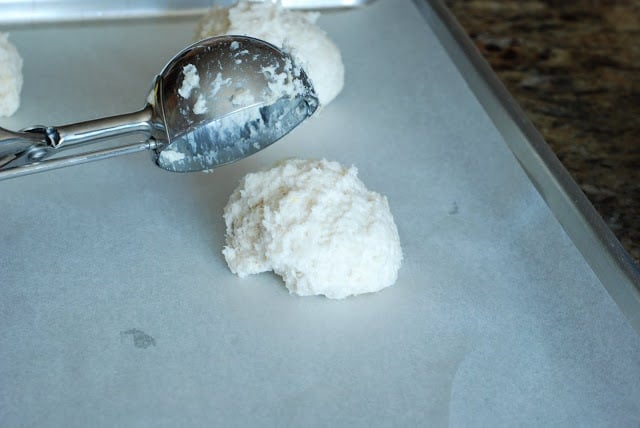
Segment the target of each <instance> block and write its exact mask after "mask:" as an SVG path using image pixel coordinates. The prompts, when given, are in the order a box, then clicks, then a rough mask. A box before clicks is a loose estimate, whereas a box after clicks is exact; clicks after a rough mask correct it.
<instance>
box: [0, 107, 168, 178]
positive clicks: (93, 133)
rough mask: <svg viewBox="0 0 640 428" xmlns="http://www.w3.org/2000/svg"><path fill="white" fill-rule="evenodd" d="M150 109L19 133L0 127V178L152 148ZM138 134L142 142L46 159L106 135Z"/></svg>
mask: <svg viewBox="0 0 640 428" xmlns="http://www.w3.org/2000/svg"><path fill="white" fill-rule="evenodd" d="M152 118H153V108H152V107H151V106H150V105H146V106H145V107H144V108H143V109H142V110H140V111H136V112H133V113H127V114H122V115H117V116H111V117H105V118H101V119H96V120H89V121H85V122H79V123H74V124H70V125H63V126H57V127H45V126H34V127H31V128H28V129H26V130H23V131H21V132H13V131H8V130H5V129H2V128H0V180H4V179H8V178H14V177H20V176H22V175H26V174H34V173H37V172H42V171H48V170H51V169H58V168H63V167H66V166H72V165H77V164H81V163H85V162H91V161H95V160H100V159H105V158H109V157H113V156H119V155H125V154H130V153H135V152H139V151H142V150H150V149H154V148H156V143H155V142H148V140H149V139H150V138H151V134H152V130H153V124H152ZM129 134H140V135H141V136H142V138H143V139H144V141H146V142H143V143H137V144H128V145H123V146H119V147H113V148H109V149H106V150H97V151H92V152H82V153H77V154H75V155H70V156H66V157H63V158H56V159H48V160H46V158H48V157H50V156H53V155H56V154H59V153H61V152H62V151H63V150H65V149H70V148H77V147H82V146H85V145H87V144H91V143H94V142H97V141H101V140H104V139H108V138H113V137H119V136H123V135H129Z"/></svg>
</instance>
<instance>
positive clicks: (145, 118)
mask: <svg viewBox="0 0 640 428" xmlns="http://www.w3.org/2000/svg"><path fill="white" fill-rule="evenodd" d="M152 116H153V108H152V107H151V105H149V104H147V105H146V106H145V107H144V108H143V109H142V110H139V111H136V112H133V113H127V114H121V115H117V116H110V117H104V118H101V119H94V120H88V121H86V122H79V123H73V124H70V125H62V126H57V127H47V128H43V131H44V132H45V134H46V135H47V137H48V140H49V141H48V144H49V145H50V146H51V147H53V148H55V149H62V148H65V147H69V146H74V147H77V146H79V145H81V144H86V143H92V142H94V141H99V140H104V139H107V138H113V137H119V136H121V135H127V134H143V135H146V137H147V138H149V137H150V136H151V128H152V126H151V118H152Z"/></svg>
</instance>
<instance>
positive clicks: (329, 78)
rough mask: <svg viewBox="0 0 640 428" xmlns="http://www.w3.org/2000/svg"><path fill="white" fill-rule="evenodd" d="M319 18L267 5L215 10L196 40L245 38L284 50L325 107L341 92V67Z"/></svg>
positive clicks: (342, 79)
mask: <svg viewBox="0 0 640 428" xmlns="http://www.w3.org/2000/svg"><path fill="white" fill-rule="evenodd" d="M318 17H319V14H318V13H303V12H296V11H291V10H288V9H283V8H282V7H280V6H279V5H278V4H274V3H272V2H269V1H266V2H261V3H250V2H240V3H238V4H236V5H235V6H232V7H230V8H222V7H219V6H214V7H213V8H212V9H211V10H210V11H209V13H208V14H207V15H206V16H205V17H204V18H203V19H202V20H201V21H200V23H199V25H198V29H197V34H196V36H197V38H199V39H204V38H206V37H213V36H222V35H227V34H233V35H244V36H250V37H255V38H257V39H261V40H265V41H266V42H269V43H271V44H272V45H275V46H277V47H278V48H280V49H283V50H284V51H286V52H288V53H289V54H291V56H293V58H294V60H295V61H296V63H297V65H299V66H301V67H302V68H303V69H304V71H305V72H306V73H307V75H308V76H309V79H310V80H311V83H312V84H313V87H314V89H315V90H316V93H317V94H318V98H319V101H320V105H321V106H325V105H327V104H329V103H330V102H331V101H332V100H333V99H334V98H335V97H336V95H338V93H340V91H341V90H342V87H343V85H344V66H343V64H342V57H341V56H340V51H339V50H338V48H337V46H336V45H335V44H334V43H333V42H332V41H331V40H330V39H329V37H328V36H327V34H326V33H325V32H324V31H323V30H322V29H321V28H320V27H318V26H317V25H315V22H316V20H317V19H318Z"/></svg>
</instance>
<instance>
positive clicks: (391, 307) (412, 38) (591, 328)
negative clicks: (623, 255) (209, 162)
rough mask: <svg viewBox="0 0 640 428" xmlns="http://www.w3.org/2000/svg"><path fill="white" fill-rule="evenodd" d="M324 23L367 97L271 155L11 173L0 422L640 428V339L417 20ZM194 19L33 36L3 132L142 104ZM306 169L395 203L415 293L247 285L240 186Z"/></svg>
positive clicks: (354, 92) (406, 6) (0, 334)
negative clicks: (230, 216) (182, 169)
mask: <svg viewBox="0 0 640 428" xmlns="http://www.w3.org/2000/svg"><path fill="white" fill-rule="evenodd" d="M320 24H321V25H322V26H323V27H324V28H325V29H326V30H327V31H328V33H329V34H330V36H331V37H332V38H333V39H334V40H335V41H336V42H337V44H338V45H339V46H340V48H341V50H342V52H343V56H344V61H345V66H346V68H347V76H346V79H347V81H346V84H345V90H344V92H343V93H342V94H341V95H340V96H339V98H338V99H336V100H335V101H334V103H332V104H331V105H330V106H328V107H327V108H326V109H325V110H323V111H322V112H321V114H320V115H319V116H318V117H316V118H315V119H313V120H310V121H308V122H307V123H305V124H304V125H303V126H302V127H300V128H299V129H297V130H296V131H295V132H294V133H292V134H290V135H289V136H287V137H286V138H285V139H283V140H282V141H280V142H278V143H277V144H275V145H273V146H271V147H270V148H268V149H267V150H265V151H264V152H261V153H259V154H258V155H255V156H252V157H250V158H248V159H246V160H243V161H241V162H239V163H237V164H235V165H232V166H227V167H223V168H220V169H217V170H216V171H215V172H214V173H212V174H187V175H176V174H172V173H168V172H165V171H162V170H160V169H158V168H155V167H154V166H153V165H152V164H151V162H150V160H149V157H148V156H147V155H145V154H140V155H135V156H131V157H128V158H119V159H112V160H108V161H103V162H100V163H94V164H88V165H82V166H77V167H74V168H68V169H63V170H58V171H53V172H51V173H46V174H40V175H34V176H29V177H24V178H19V179H16V180H11V181H5V182H2V183H0V188H1V193H0V194H1V195H2V196H1V197H2V206H1V208H0V212H1V216H0V222H1V224H2V227H1V228H0V230H1V232H0V233H1V235H0V238H1V242H2V244H1V245H0V269H1V273H2V279H1V281H2V285H1V286H0V325H1V326H2V327H3V328H2V329H1V330H0V377H1V378H2V379H3V381H2V383H0V421H1V422H2V425H6V426H13V425H27V426H29V425H38V426H86V425H91V426H177V425H193V426H210V425H214V424H218V425H232V426H233V425H239V426H241V425H244V426H249V425H285V426H286V425H291V426H304V425H320V426H321V425H356V426H358V425H363V426H364V425H396V426H399V425H415V424H424V423H426V422H427V421H428V422H429V425H436V426H437V425H447V424H449V425H453V426H459V425H471V424H473V425H483V424H485V425H487V424H496V423H498V424H509V425H537V426H539V425H547V424H555V425H637V424H638V421H640V358H639V357H638V355H640V338H639V337H638V336H637V335H636V334H635V332H634V331H633V329H632V328H631V327H630V325H629V324H628V323H627V322H626V320H625V318H624V316H623V315H622V313H621V312H620V310H619V309H618V307H617V306H616V305H615V304H614V302H613V301H612V299H611V298H610V297H609V295H608V294H607V292H606V291H605V288H604V287H603V285H602V284H601V282H600V281H599V279H598V278H597V277H596V275H595V274H594V273H593V272H592V271H591V269H590V268H589V266H588V264H587V263H586V262H585V260H584V258H583V257H582V255H581V254H580V252H579V251H578V250H577V249H576V248H575V246H574V244H573V243H572V242H571V240H570V239H569V238H568V237H567V235H566V234H565V232H564V231H563V229H562V227H561V226H560V225H559V224H558V222H557V221H556V220H555V218H554V216H553V215H552V213H551V212H550V210H549V208H548V207H547V205H546V204H545V203H544V201H543V199H542V198H541V196H540V194H539V193H538V192H537V191H536V189H535V187H534V186H533V184H532V183H531V181H530V180H529V178H528V177H527V175H526V174H525V173H524V172H523V170H522V168H521V167H520V165H519V164H518V162H517V161H516V159H515V158H514V156H513V154H512V153H511V151H510V150H509V149H508V147H507V145H506V144H505V141H504V139H503V137H502V136H501V134H500V133H499V132H498V130H497V129H496V128H495V126H494V124H493V123H492V121H491V120H490V118H489V117H488V116H487V114H486V113H485V110H484V109H483V108H482V106H481V104H480V103H479V102H478V100H477V99H476V98H475V96H474V95H473V93H472V92H471V91H470V89H469V88H468V87H467V85H466V83H465V81H464V79H463V77H462V76H461V75H460V74H459V73H458V71H457V69H456V67H455V65H454V64H453V62H452V60H451V58H450V57H449V56H448V54H447V52H446V50H445V49H444V48H443V46H442V45H441V44H440V42H439V41H438V39H437V37H435V35H434V33H433V32H432V30H431V29H430V28H429V26H427V25H426V24H425V21H424V20H423V18H422V16H421V15H420V13H419V12H418V10H417V9H416V8H415V6H414V5H413V4H412V3H411V2H409V1H391V0H380V1H378V2H375V3H374V4H372V5H371V6H368V7H366V8H364V9H360V10H353V11H346V12H340V13H335V14H328V15H326V16H323V17H322V18H321V21H320ZM193 28H194V21H193V20H174V21H166V20H165V21H157V22H135V23H134V24H133V25H132V23H111V24H99V25H98V26H92V27H90V28H89V27H85V26H82V25H73V26H55V27H45V28H40V29H35V28H30V29H26V28H23V29H16V30H15V31H13V32H12V36H11V37H12V38H11V39H12V41H13V42H14V43H15V44H16V45H17V46H18V48H19V49H20V51H21V52H22V54H23V56H24V59H25V66H24V72H25V82H26V83H25V88H24V92H23V94H24V97H23V103H22V107H21V109H20V110H19V112H18V114H16V115H15V116H14V117H12V118H9V119H2V120H0V126H3V127H7V128H20V127H23V126H26V125H29V124H32V123H45V124H49V123H52V124H59V123H65V122H69V121H77V120H84V119H90V118H93V117H95V116H101V115H109V114H116V113H121V112H125V111H130V110H135V109H137V108H139V107H140V106H141V105H142V103H143V101H144V99H145V97H146V90H147V88H148V87H149V85H150V83H151V80H152V78H153V76H154V74H155V73H156V72H157V71H159V70H160V69H161V67H162V65H163V64H164V62H166V61H167V60H168V59H169V57H170V56H171V55H172V54H173V53H174V52H176V51H178V50H179V49H180V48H181V47H182V46H184V45H186V44H188V43H189V42H190V40H191V37H192V34H193ZM150 34H153V35H154V37H153V38H150V37H149V35H150ZM290 156H298V157H327V158H329V159H332V160H338V161H340V162H342V163H344V164H355V165H356V166H357V167H358V168H359V170H360V176H361V178H362V179H363V181H364V182H365V183H366V184H367V185H368V187H370V188H371V189H373V190H376V191H378V192H381V193H383V194H385V195H387V196H388V198H389V203H390V206H391V209H392V212H393V213H394V216H395V219H396V223H397V225H398V229H399V233H400V237H401V241H402V245H403V251H404V255H405V260H404V262H403V266H402V268H401V270H400V272H399V278H398V282H397V283H396V285H395V286H393V287H391V288H389V289H386V290H384V291H382V292H380V293H377V294H374V295H367V296H361V297H357V298H351V299H347V300H344V301H330V300H327V299H324V298H321V297H317V298H316V297H312V298H299V297H295V296H290V295H289V294H288V293H287V291H286V289H285V288H284V287H283V286H282V284H281V282H280V280H279V279H278V278H277V277H276V276H274V275H270V274H263V275H258V276H253V277H249V278H247V279H243V280H240V279H238V278H237V277H235V276H234V275H232V274H231V273H230V272H229V271H228V269H227V268H226V265H225V262H224V259H223V257H222V255H221V253H220V251H221V247H222V245H223V242H224V227H223V223H222V219H221V215H222V208H223V206H224V204H225V203H226V200H227V198H228V196H229V194H230V193H231V191H232V190H233V188H234V187H235V185H236V184H237V181H238V180H239V179H240V177H242V175H244V174H245V173H247V172H249V171H253V170H255V169H257V168H261V167H265V166H268V165H270V164H271V163H272V162H274V161H276V160H278V159H281V158H283V157H290Z"/></svg>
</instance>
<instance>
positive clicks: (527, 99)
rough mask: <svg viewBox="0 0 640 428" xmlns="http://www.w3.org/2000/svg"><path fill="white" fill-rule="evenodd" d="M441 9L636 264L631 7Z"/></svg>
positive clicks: (639, 63)
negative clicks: (456, 23)
mask: <svg viewBox="0 0 640 428" xmlns="http://www.w3.org/2000/svg"><path fill="white" fill-rule="evenodd" d="M445 3H446V4H447V6H448V7H449V8H450V10H451V11H452V12H453V14H454V15H455V16H456V18H457V19H458V21H459V22H460V24H461V25H462V26H463V28H464V29H465V30H466V31H467V33H468V34H469V36H470V37H471V38H472V39H473V41H474V42H475V44H476V46H477V47H478V48H479V49H480V52H481V53H482V54H483V55H484V57H485V59H486V60H487V61H488V62H489V64H490V65H491V66H492V68H493V70H494V71H495V72H496V74H497V75H498V77H499V78H500V79H501V80H502V82H503V83H504V84H505V86H506V87H507V89H508V90H509V91H510V92H511V94H512V95H513V96H514V98H515V99H516V100H517V101H518V102H519V104H520V105H521V106H522V108H523V109H524V110H525V112H526V113H527V114H528V116H529V118H530V119H531V120H532V122H533V123H534V124H535V125H536V127H537V128H538V129H539V130H540V131H541V132H542V134H543V135H544V137H545V139H546V141H547V142H548V143H549V145H550V146H551V148H552V149H553V151H554V152H555V153H556V155H557V156H558V158H559V159H560V161H561V162H562V163H563V164H564V166H565V167H566V168H567V170H568V171H569V172H570V173H571V175H572V176H573V177H574V179H575V180H576V181H577V183H578V184H579V185H580V187H581V188H582V190H583V192H584V193H585V194H586V195H587V197H588V198H589V200H590V201H591V203H592V204H593V205H594V207H595V208H596V210H597V211H598V212H599V213H600V215H601V216H602V218H603V219H604V220H605V222H606V223H607V224H608V225H609V227H610V228H611V230H612V231H613V232H614V234H615V235H616V236H617V237H618V239H619V240H620V242H621V243H622V244H623V246H624V247H625V248H626V250H627V251H628V252H629V254H630V255H631V256H632V258H633V259H634V260H635V261H636V263H640V1H638V0H612V1H607V0H595V1H594V0H574V1H566V2H565V1H561V0H537V1H536V0H533V1H519V0H494V1H488V0H445Z"/></svg>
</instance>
